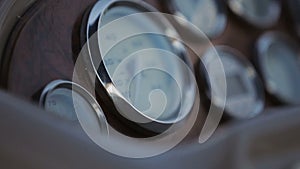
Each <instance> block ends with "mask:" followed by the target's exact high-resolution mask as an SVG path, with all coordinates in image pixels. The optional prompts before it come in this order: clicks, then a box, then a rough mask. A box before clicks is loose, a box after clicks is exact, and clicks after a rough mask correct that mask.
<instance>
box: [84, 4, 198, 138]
mask: <svg viewBox="0 0 300 169" xmlns="http://www.w3.org/2000/svg"><path fill="white" fill-rule="evenodd" d="M101 7H105V8H101ZM99 9H100V10H99ZM149 12H152V14H151V13H149ZM153 12H157V10H156V9H154V8H153V7H151V6H149V5H148V4H146V3H144V2H136V1H122V0H120V1H99V2H98V3H96V5H95V6H94V7H93V9H92V10H91V12H90V17H89V18H88V22H87V23H88V26H87V30H86V32H87V35H86V37H92V35H93V34H94V33H96V34H97V41H96V42H94V43H91V42H89V41H87V45H88V48H89V51H90V53H89V54H90V59H89V62H90V63H92V65H93V67H94V68H93V70H94V71H96V74H97V78H98V80H99V81H100V82H101V85H102V87H104V90H106V92H107V93H108V94H109V97H110V98H111V100H112V101H113V102H114V105H115V106H116V108H117V109H118V111H119V112H118V113H120V114H121V115H122V116H124V117H125V118H126V119H129V120H130V121H133V122H135V123H137V124H138V125H139V126H140V127H142V128H143V129H146V130H150V131H153V132H155V133H160V132H163V131H165V129H166V128H168V126H170V125H172V124H174V123H178V122H180V121H182V120H184V119H185V117H187V116H188V115H189V113H190V110H191V108H192V107H193V104H194V99H195V93H196V92H195V88H196V84H195V83H192V82H190V81H191V78H190V77H189V76H187V73H186V68H184V66H182V63H181V62H184V64H185V65H187V66H190V65H191V64H190V63H191V61H190V59H189V58H188V56H187V52H186V51H185V47H184V46H183V45H182V44H181V43H180V42H179V41H178V40H176V39H175V38H170V37H169V36H168V33H170V34H171V35H172V36H178V35H177V33H176V31H175V29H174V28H173V27H172V25H171V24H170V23H169V22H168V20H167V19H166V18H165V17H164V16H163V15H162V14H160V13H153ZM97 20H98V21H97ZM115 24H116V25H115ZM94 27H98V32H96V31H95V30H94V29H93V28H94ZM107 27H109V28H107ZM120 27H122V29H120ZM103 29H104V31H99V30H103ZM86 37H84V38H86ZM86 40H87V39H86ZM95 43H97V45H98V46H99V53H97V52H94V51H95V50H93V49H94V48H93V46H96V45H95ZM112 44H113V45H112ZM95 57H96V59H94V58H95ZM97 57H98V58H97ZM99 57H101V59H102V62H101V64H100V65H99V67H97V66H95V65H96V64H95V60H97V59H99ZM87 64H89V63H87ZM112 88H113V90H112ZM181 91H185V92H184V93H183V94H182V92H181ZM102 97H105V96H102ZM187 99H189V100H187ZM125 109H126V111H125ZM131 111H132V112H131ZM129 116H135V117H133V118H136V117H139V118H140V119H143V120H142V121H143V122H141V121H136V120H133V119H132V118H131V117H129Z"/></svg>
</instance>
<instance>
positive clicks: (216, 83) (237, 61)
mask: <svg viewBox="0 0 300 169" xmlns="http://www.w3.org/2000/svg"><path fill="white" fill-rule="evenodd" d="M243 57H244V56H243V55H242V54H240V52H238V51H237V50H235V49H233V48H230V47H226V46H216V47H215V48H210V49H208V50H207V51H206V52H205V54H204V55H203V61H204V63H206V65H205V67H204V65H203V64H200V69H199V70H200V73H201V74H202V75H203V77H204V78H203V80H205V81H206V84H207V87H206V95H207V96H208V99H209V100H211V95H212V90H211V89H212V88H214V89H215V92H216V95H218V93H219V92H221V91H220V90H222V87H223V86H222V85H223V84H224V83H222V82H220V79H221V78H219V76H220V75H219V74H217V73H214V70H215V69H223V70H224V73H225V76H226V77H225V80H226V86H225V89H227V94H226V104H225V113H226V115H227V116H229V117H231V118H235V119H248V118H252V117H255V116H257V115H258V114H260V113H261V112H262V110H263V108H264V90H263V86H262V83H261V81H260V79H259V77H258V75H257V73H256V71H255V69H254V68H253V66H252V65H251V64H250V63H249V62H248V61H247V60H246V59H244V58H243ZM216 59H219V61H221V63H222V64H223V68H221V67H216V66H215V63H217V62H218V61H217V60H216ZM206 70H209V71H210V72H212V73H211V76H212V77H209V75H208V74H207V73H206V72H207V71H206ZM218 99H221V98H216V99H215V100H211V102H212V104H214V105H215V106H217V107H221V106H220V105H219V103H220V101H219V100H218ZM221 103H222V102H221Z"/></svg>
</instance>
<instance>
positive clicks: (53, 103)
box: [40, 80, 108, 134]
mask: <svg viewBox="0 0 300 169" xmlns="http://www.w3.org/2000/svg"><path fill="white" fill-rule="evenodd" d="M40 106H41V107H43V108H44V109H45V110H46V111H48V112H52V113H53V114H55V115H56V116H57V117H60V118H62V119H64V120H66V121H70V122H76V121H78V118H77V117H81V118H80V119H81V121H80V122H81V123H82V124H88V126H90V127H95V128H97V129H99V131H100V132H101V134H107V132H108V124H107V121H106V118H105V116H104V113H103V112H102V109H101V107H100V106H99V104H98V103H97V101H96V100H95V99H94V98H93V96H92V95H91V94H89V92H87V91H86V90H85V89H84V88H83V87H81V86H80V85H78V84H75V83H73V82H69V81H63V80H56V81H53V82H51V83H49V84H48V85H47V86H46V87H45V89H44V90H43V92H42V94H41V97H40Z"/></svg>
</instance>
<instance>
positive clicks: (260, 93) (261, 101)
mask: <svg viewBox="0 0 300 169" xmlns="http://www.w3.org/2000/svg"><path fill="white" fill-rule="evenodd" d="M210 50H211V49H208V50H207V51H206V52H205V53H204V55H203V58H204V59H205V58H206V57H209V56H210ZM215 50H216V52H217V53H228V54H230V58H231V59H234V60H236V61H237V62H238V63H239V64H240V65H243V67H244V68H245V70H249V71H250V72H251V77H250V75H249V76H248V77H247V78H249V79H251V85H252V86H254V90H255V92H256V98H257V99H256V101H255V103H257V104H256V107H253V109H252V112H251V113H249V116H245V117H237V116H235V113H234V112H230V111H229V110H228V109H227V106H226V107H225V113H226V115H227V116H229V117H231V118H235V119H249V118H253V117H255V116H257V115H259V114H260V113H262V110H263V109H264V105H265V96H264V87H263V85H262V81H261V80H260V78H259V76H258V74H257V72H256V70H255V68H254V66H253V65H252V64H251V63H250V62H249V61H248V60H247V59H246V58H245V56H244V55H243V54H242V53H241V52H240V51H238V50H237V49H234V48H232V47H229V46H224V45H220V46H215ZM220 57H222V56H221V55H220ZM200 71H202V69H200ZM200 73H202V74H203V73H204V72H200ZM204 78H205V80H206V81H209V78H208V77H207V75H206V73H204ZM210 83H211V82H207V83H206V84H208V85H210ZM226 84H227V82H226ZM210 92H211V90H210V88H209V87H208V88H207V89H206V96H207V97H209V100H211V98H210V94H209V93H210ZM213 104H214V105H215V106H217V107H218V105H217V104H216V103H213Z"/></svg>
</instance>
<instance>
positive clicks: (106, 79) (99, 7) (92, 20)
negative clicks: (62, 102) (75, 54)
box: [84, 0, 196, 133]
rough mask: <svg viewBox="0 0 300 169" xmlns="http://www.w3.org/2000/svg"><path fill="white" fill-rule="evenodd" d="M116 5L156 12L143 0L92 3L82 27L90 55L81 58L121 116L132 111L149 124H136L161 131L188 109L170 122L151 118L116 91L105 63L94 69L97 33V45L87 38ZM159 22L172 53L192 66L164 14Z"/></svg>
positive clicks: (184, 117)
mask: <svg viewBox="0 0 300 169" xmlns="http://www.w3.org/2000/svg"><path fill="white" fill-rule="evenodd" d="M116 5H127V6H131V7H134V8H138V9H139V10H141V11H144V12H158V11H157V10H156V9H155V8H153V7H152V6H150V5H149V4H147V3H145V2H142V1H135V0H102V1H98V2H97V3H96V4H95V5H94V7H93V8H92V9H91V11H90V14H89V16H88V19H87V27H86V30H85V32H86V37H85V42H87V50H88V53H89V56H88V59H84V61H85V62H88V63H86V64H89V65H92V69H93V70H91V71H93V72H94V73H95V75H96V80H98V81H99V82H100V85H101V87H102V88H104V89H105V92H106V93H107V94H108V96H109V97H110V98H109V99H110V100H111V101H112V103H113V104H114V106H115V107H116V108H117V110H118V111H119V112H118V113H120V114H121V115H123V117H124V115H125V116H126V114H134V115H135V116H137V118H138V119H143V120H142V121H149V123H145V124H144V123H138V125H139V126H140V127H142V128H144V129H146V130H150V131H153V132H156V133H161V132H163V131H164V130H166V129H167V128H168V127H169V126H171V125H173V124H175V123H179V122H182V121H183V120H184V119H186V117H187V116H188V115H189V114H190V112H185V113H184V115H183V116H180V117H179V118H177V119H176V120H171V121H163V120H157V119H153V118H151V117H149V116H147V115H145V114H143V113H142V112H140V111H139V110H137V109H136V108H135V107H134V106H133V105H132V104H131V103H130V102H129V101H128V100H126V99H125V98H124V97H123V96H122V94H121V93H120V92H119V91H118V89H117V88H116V86H115V84H114V83H113V81H112V79H111V77H110V76H109V74H108V71H107V69H106V66H105V65H104V64H100V68H99V69H100V70H101V71H102V72H101V74H99V73H98V70H99V69H97V68H96V67H95V63H94V60H93V56H94V55H96V56H101V60H102V59H103V56H102V53H101V49H100V47H99V45H100V43H101V42H99V39H98V36H97V40H96V42H97V44H96V45H95V44H93V46H92V44H90V43H89V40H88V39H89V38H91V37H92V36H93V35H94V34H95V33H98V32H97V31H98V29H99V28H100V26H101V20H102V18H103V15H104V14H105V12H106V11H107V10H109V9H110V8H112V7H114V6H116ZM158 22H159V23H160V24H161V25H160V26H163V27H164V29H165V32H164V33H166V34H167V35H170V36H169V37H168V39H169V40H170V45H171V46H172V47H173V48H174V52H176V54H177V56H179V57H180V58H181V59H182V60H183V61H184V62H185V63H186V64H187V65H188V66H189V68H190V69H192V63H191V60H190V58H189V57H188V55H187V51H186V49H185V47H184V45H183V44H182V43H181V42H180V41H179V40H178V39H179V35H178V34H177V32H176V30H175V28H174V27H173V26H172V25H171V23H169V21H168V20H167V19H166V18H165V17H164V16H163V15H162V16H161V18H160V20H159V21H158ZM170 37H178V39H176V38H170ZM171 42H172V43H171ZM175 42H178V43H175ZM96 46H98V49H92V47H94V48H97V47H96ZM95 51H96V54H94V53H93V52H95ZM91 78H95V77H91ZM188 87H189V88H190V90H193V91H196V85H193V84H190V86H188ZM195 93H196V92H194V96H193V98H194V99H193V102H195V97H196V94H195ZM118 105H122V106H121V107H123V109H126V111H127V112H125V111H123V110H120V109H119V108H118V107H120V106H118ZM124 107H125V108H124ZM191 109H192V107H191V108H190V111H191ZM125 119H126V120H129V121H131V122H134V123H136V121H134V120H132V119H130V118H127V117H126V118H125Z"/></svg>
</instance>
